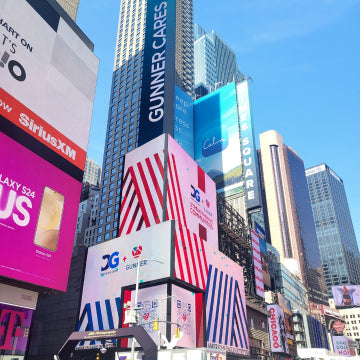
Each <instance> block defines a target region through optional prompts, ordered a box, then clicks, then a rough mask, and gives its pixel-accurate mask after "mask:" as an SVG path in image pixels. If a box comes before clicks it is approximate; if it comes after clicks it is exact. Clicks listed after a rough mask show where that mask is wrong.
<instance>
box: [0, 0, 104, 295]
mask: <svg viewBox="0 0 360 360" xmlns="http://www.w3.org/2000/svg"><path fill="white" fill-rule="evenodd" d="M0 11H1V27H0V37H1V38H2V39H3V41H2V42H1V45H0V73H1V83H0V131H1V132H0V136H1V141H0V149H1V151H2V153H3V154H6V156H3V157H2V161H1V165H0V174H1V175H0V176H1V180H0V181H1V182H0V186H1V188H0V223H1V225H2V226H1V228H2V233H3V234H4V235H3V236H2V237H1V238H0V245H1V247H2V249H3V251H2V252H1V254H0V258H1V266H0V275H1V276H5V277H10V278H14V279H17V280H21V281H25V282H28V283H31V284H35V285H40V286H44V287H49V288H53V289H57V290H63V291H65V290H66V286H67V277H68V271H69V266H70V259H71V253H72V246H73V238H74V231H75V225H76V218H77V210H78V199H79V196H80V191H81V181H82V177H83V170H84V166H85V160H86V148H87V143H88V136H89V130H90V121H91V114H92V106H93V99H94V95H95V86H96V78H97V69H98V59H97V58H96V57H95V55H94V54H93V44H92V43H91V42H90V41H89V40H88V39H87V38H86V36H85V35H84V34H83V33H82V31H81V30H80V29H79V28H78V27H77V25H76V24H75V23H74V22H73V21H70V20H68V18H67V17H65V18H62V17H61V15H60V14H58V13H57V12H56V10H55V9H54V8H53V7H52V6H51V4H50V3H48V2H31V4H30V2H28V1H12V0H4V1H1V3H0ZM24 19H26V21H24ZM10 149H11V150H10Z"/></svg>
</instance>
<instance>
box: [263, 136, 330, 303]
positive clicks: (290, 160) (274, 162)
mask: <svg viewBox="0 0 360 360" xmlns="http://www.w3.org/2000/svg"><path fill="white" fill-rule="evenodd" d="M260 147H261V166H262V173H263V180H264V187H265V195H266V205H267V218H268V228H269V231H270V237H271V244H272V245H273V246H274V247H275V248H276V249H277V250H278V251H279V254H280V261H281V262H282V263H283V264H284V265H285V266H287V267H288V268H289V269H290V270H291V271H292V272H294V273H298V275H299V276H300V278H301V280H302V281H303V283H304V285H305V286H306V288H307V289H308V291H309V297H310V300H311V301H314V302H316V303H325V304H326V303H327V300H326V295H325V292H326V290H325V286H324V280H323V274H322V268H321V262H320V254H319V246H318V242H317V237H316V232H315V227H314V221H313V219H312V218H311V216H309V214H311V205H310V200H309V196H308V192H307V186H306V178H305V168H304V163H303V161H302V160H301V158H300V157H299V156H298V155H297V154H296V152H295V151H294V150H292V149H291V148H290V147H287V146H286V145H284V143H283V140H282V137H281V136H280V135H279V134H278V133H277V132H276V131H274V130H270V131H267V132H265V133H262V134H260Z"/></svg>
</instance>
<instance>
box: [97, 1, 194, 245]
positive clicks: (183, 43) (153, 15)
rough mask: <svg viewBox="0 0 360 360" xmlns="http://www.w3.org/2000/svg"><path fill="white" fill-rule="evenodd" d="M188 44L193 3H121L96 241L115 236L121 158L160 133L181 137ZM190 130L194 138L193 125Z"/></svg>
mask: <svg viewBox="0 0 360 360" xmlns="http://www.w3.org/2000/svg"><path fill="white" fill-rule="evenodd" d="M192 44H193V4H192V0H176V1H171V2H170V1H163V2H161V3H160V4H158V3H157V2H156V1H155V0H147V1H145V0H122V2H121V5H120V14H119V25H118V33H117V40H116V49H115V58H114V68H113V80H112V84H111V95H110V104H109V113H108V123H107V133H106V139H105V149H104V158H103V167H102V169H103V170H102V182H101V190H100V191H101V193H100V194H101V195H100V209H99V214H98V229H97V242H101V241H104V240H109V239H112V238H114V237H116V236H117V231H118V216H119V208H120V193H121V182H122V169H123V162H124V155H125V154H126V153H127V152H129V151H131V150H132V149H134V148H135V147H137V146H138V144H140V145H141V144H143V143H145V142H147V141H149V140H151V139H152V138H155V137H157V136H158V135H160V134H162V133H164V132H167V133H169V134H170V135H172V136H173V137H174V138H175V139H176V140H178V138H179V136H177V135H178V134H177V130H178V129H179V126H177V124H175V122H176V120H175V121H174V119H176V116H175V102H176V101H179V102H181V103H182V104H184V103H189V104H190V101H189V99H190V100H191V97H190V95H191V94H192V91H193V45H192ZM164 89H166V91H165V90H164ZM184 99H185V100H184ZM191 108H192V101H191ZM191 118H192V114H191ZM139 128H140V129H139ZM188 129H189V130H188V131H189V132H190V133H191V134H192V124H190V125H189V126H188ZM181 134H182V133H181ZM190 142H191V143H192V139H190Z"/></svg>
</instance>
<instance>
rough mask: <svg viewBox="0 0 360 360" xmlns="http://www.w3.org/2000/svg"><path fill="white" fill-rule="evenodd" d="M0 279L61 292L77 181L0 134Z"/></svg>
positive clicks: (71, 235)
mask: <svg viewBox="0 0 360 360" xmlns="http://www.w3.org/2000/svg"><path fill="white" fill-rule="evenodd" d="M0 152H1V153H2V154H6V156H2V159H1V164H0V227H1V238H0V244H1V252H0V275H2V276H6V277H9V278H14V279H17V280H21V281H25V282H28V283H32V284H36V285H40V286H44V287H49V288H53V289H58V290H62V291H65V290H66V287H67V278H68V271H69V267H70V260H71V253H72V248H73V240H74V229H75V226H76V218H77V211H78V206H79V197H78V194H80V191H81V183H80V182H78V181H77V180H75V179H74V178H73V177H71V176H69V175H67V174H65V173H64V172H62V171H61V170H59V169H58V168H56V167H55V166H53V165H51V164H50V163H48V162H47V161H45V160H44V159H42V158H41V157H39V156H38V155H35V154H34V153H32V152H31V151H29V150H28V149H26V148H25V147H23V146H21V145H20V144H18V143H17V142H16V141H14V140H12V139H11V138H9V137H7V136H6V135H4V134H2V133H0Z"/></svg>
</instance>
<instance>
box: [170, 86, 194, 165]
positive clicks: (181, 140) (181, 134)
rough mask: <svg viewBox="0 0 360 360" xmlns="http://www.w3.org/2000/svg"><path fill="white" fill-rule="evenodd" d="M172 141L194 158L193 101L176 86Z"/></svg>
mask: <svg viewBox="0 0 360 360" xmlns="http://www.w3.org/2000/svg"><path fill="white" fill-rule="evenodd" d="M174 139H175V140H176V142H177V143H178V144H179V145H180V146H181V147H182V148H183V149H184V150H185V151H186V152H187V153H188V154H189V155H190V156H191V157H192V158H194V132H193V100H192V98H191V96H190V95H188V94H187V93H186V92H185V91H183V90H181V89H180V88H179V87H177V86H175V125H174Z"/></svg>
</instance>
